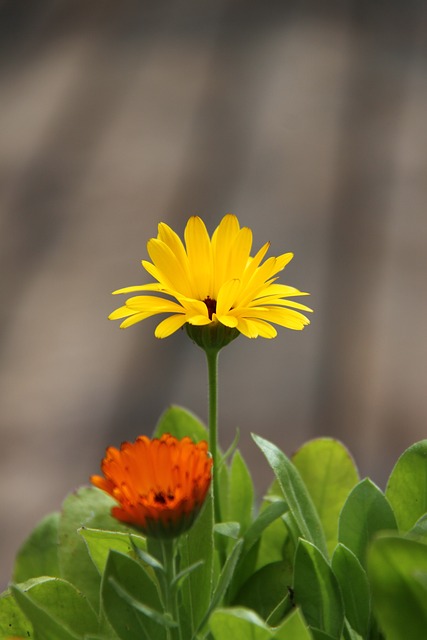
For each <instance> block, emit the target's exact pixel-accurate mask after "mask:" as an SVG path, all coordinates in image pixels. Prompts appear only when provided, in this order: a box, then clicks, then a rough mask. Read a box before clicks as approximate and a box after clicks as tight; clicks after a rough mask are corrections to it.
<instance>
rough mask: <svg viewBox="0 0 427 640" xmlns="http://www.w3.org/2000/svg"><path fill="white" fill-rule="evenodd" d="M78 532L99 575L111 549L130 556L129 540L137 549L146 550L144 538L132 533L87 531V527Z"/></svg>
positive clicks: (99, 530) (102, 530) (100, 530)
mask: <svg viewBox="0 0 427 640" xmlns="http://www.w3.org/2000/svg"><path fill="white" fill-rule="evenodd" d="M78 531H79V533H80V535H81V536H82V537H83V539H84V541H85V542H86V545H87V548H88V550H89V555H90V557H91V558H92V561H93V563H94V564H95V566H96V568H97V569H98V571H99V573H100V574H102V573H103V572H104V569H105V565H106V563H107V558H108V554H109V553H110V551H111V549H114V550H115V551H121V552H122V553H127V554H132V542H131V539H132V540H133V541H134V543H135V544H136V545H138V548H141V549H145V548H146V541H145V538H143V537H142V536H139V535H137V534H134V533H132V534H129V533H123V532H121V531H105V530H104V529H89V528H87V527H82V528H81V529H79V530H78Z"/></svg>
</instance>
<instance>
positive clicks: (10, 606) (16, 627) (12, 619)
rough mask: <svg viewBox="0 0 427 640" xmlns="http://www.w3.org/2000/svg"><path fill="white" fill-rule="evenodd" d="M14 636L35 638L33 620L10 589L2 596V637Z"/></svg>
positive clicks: (0, 635)
mask: <svg viewBox="0 0 427 640" xmlns="http://www.w3.org/2000/svg"><path fill="white" fill-rule="evenodd" d="M12 636H13V637H15V636H16V637H23V638H34V634H33V626H32V624H31V622H30V621H29V620H28V618H27V617H26V616H25V614H24V612H23V611H22V610H21V609H20V608H19V606H18V603H17V602H16V600H15V598H14V597H13V596H12V594H11V592H10V590H9V589H8V590H7V591H4V592H3V593H2V594H1V596H0V638H2V639H3V638H9V637H12Z"/></svg>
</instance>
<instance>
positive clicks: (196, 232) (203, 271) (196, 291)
mask: <svg viewBox="0 0 427 640" xmlns="http://www.w3.org/2000/svg"><path fill="white" fill-rule="evenodd" d="M184 237H185V246H186V249H187V255H188V264H189V270H190V273H191V277H192V289H193V293H192V295H191V296H190V297H193V298H198V299H199V300H204V299H205V298H207V296H210V297H212V295H213V291H212V287H213V278H212V255H211V241H210V238H209V235H208V232H207V230H206V226H205V223H204V222H203V220H202V219H201V218H199V217H198V216H192V217H191V218H190V219H189V221H188V222H187V226H186V227H185V232H184Z"/></svg>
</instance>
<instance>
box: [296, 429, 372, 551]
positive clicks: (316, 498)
mask: <svg viewBox="0 0 427 640" xmlns="http://www.w3.org/2000/svg"><path fill="white" fill-rule="evenodd" d="M292 462H293V463H294V465H295V466H296V468H297V469H298V471H299V473H300V475H301V477H302V479H303V481H304V483H305V486H306V487H307V489H308V491H309V493H310V496H311V499H312V500H313V503H314V506H315V507H316V509H317V513H318V514H319V518H320V521H321V523H322V526H323V531H324V532H325V537H326V544H327V546H328V551H329V554H330V555H331V554H332V552H333V550H334V549H335V547H336V544H337V542H338V518H339V514H340V512H341V509H342V507H343V505H344V502H345V500H346V498H347V496H348V494H349V493H350V491H351V490H352V489H353V487H354V486H355V485H356V484H357V483H358V481H359V476H358V473H357V469H356V467H355V465H354V462H353V459H352V457H351V455H350V453H349V452H348V450H347V449H346V448H345V447H344V445H343V444H341V442H338V440H334V439H332V438H319V439H317V440H311V441H310V442H307V443H306V444H304V445H303V446H302V447H301V448H300V449H299V450H298V451H297V452H296V454H295V455H294V456H293V457H292Z"/></svg>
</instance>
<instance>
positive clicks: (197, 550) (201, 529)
mask: <svg viewBox="0 0 427 640" xmlns="http://www.w3.org/2000/svg"><path fill="white" fill-rule="evenodd" d="M213 526H214V514H213V501H212V490H211V491H210V492H209V494H208V496H207V499H206V502H205V505H204V507H203V510H202V513H201V514H200V516H199V518H198V519H197V520H196V522H195V524H194V526H193V527H191V529H190V530H189V531H188V533H186V534H184V535H183V536H181V538H180V540H179V552H180V570H181V571H183V570H185V569H187V568H188V567H191V566H192V565H194V564H196V563H198V562H199V561H201V560H203V564H201V565H200V566H199V567H198V568H197V569H195V571H192V572H191V574H190V575H189V576H188V579H187V580H185V582H184V584H183V585H182V606H183V609H184V611H185V616H183V622H184V624H186V625H187V626H186V627H185V629H184V630H185V633H184V634H183V635H184V636H185V637H188V638H190V637H191V635H192V633H193V631H194V629H195V628H196V627H198V625H199V624H200V621H201V620H202V618H203V616H204V614H205V612H206V610H207V608H208V606H209V603H210V601H211V596H212V590H213V553H214V539H213Z"/></svg>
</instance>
